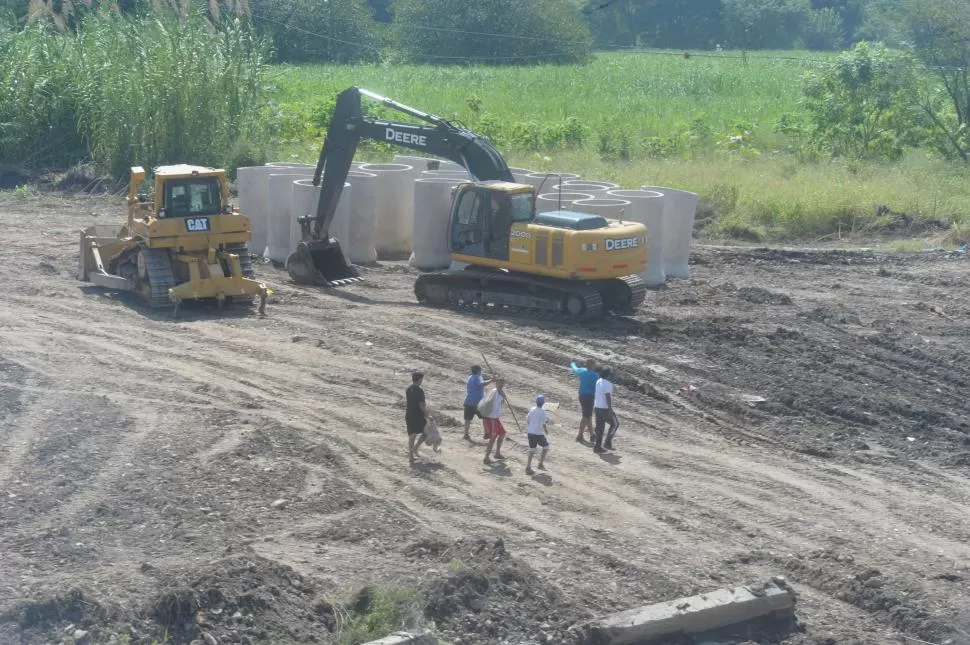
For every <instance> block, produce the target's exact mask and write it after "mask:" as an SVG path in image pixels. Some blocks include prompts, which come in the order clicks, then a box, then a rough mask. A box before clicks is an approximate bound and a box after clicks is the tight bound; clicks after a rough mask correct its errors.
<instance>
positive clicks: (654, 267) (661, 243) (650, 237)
mask: <svg viewBox="0 0 970 645" xmlns="http://www.w3.org/2000/svg"><path fill="white" fill-rule="evenodd" d="M607 195H608V196H609V197H611V198H614V199H621V200H624V201H628V202H630V207H629V208H628V209H627V211H626V213H625V216H624V219H625V220H628V221H631V222H639V223H641V224H643V225H644V226H646V227H647V267H646V269H644V270H643V271H642V272H641V273H640V279H641V280H643V281H644V282H645V283H646V284H648V285H650V286H654V287H656V286H660V285H662V284H664V282H666V280H667V277H666V273H665V271H664V264H665V262H664V251H665V245H666V243H667V241H666V237H665V230H666V227H665V221H664V220H665V219H666V216H665V211H666V206H667V199H666V197H665V196H664V194H663V193H661V192H659V191H656V190H647V189H641V190H619V189H618V190H611V191H609V192H608V193H607Z"/></svg>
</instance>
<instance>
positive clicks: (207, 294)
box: [78, 164, 268, 316]
mask: <svg viewBox="0 0 970 645" xmlns="http://www.w3.org/2000/svg"><path fill="white" fill-rule="evenodd" d="M144 179H145V170H144V169H143V168H141V167H140V166H136V167H133V168H132V169H131V183H130V185H129V188H128V198H127V205H128V221H127V223H126V224H124V225H122V226H104V225H101V226H91V227H89V228H86V229H84V230H83V231H81V249H80V260H79V267H78V278H79V279H80V280H82V281H84V282H91V283H93V284H95V285H98V286H100V287H105V288H107V289H111V290H115V291H130V292H133V293H135V294H136V295H137V296H139V297H140V298H141V299H142V300H143V301H144V302H145V303H147V304H148V305H149V306H150V307H169V306H170V307H172V314H173V316H177V315H178V311H179V306H180V305H181V303H182V302H183V301H185V300H203V299H214V300H216V301H217V302H218V303H219V307H220V309H221V308H222V306H223V304H224V303H225V302H226V300H227V299H235V300H242V301H249V302H251V301H252V300H253V298H254V297H257V296H258V297H259V313H261V314H262V313H264V311H265V307H266V296H267V293H268V291H267V289H266V285H264V284H263V283H262V282H259V281H258V280H255V279H254V274H253V265H252V258H251V256H250V254H249V246H248V242H249V240H250V239H251V237H252V234H251V233H250V228H249V218H248V217H245V216H244V215H241V214H240V213H239V211H238V209H235V208H233V207H232V206H231V204H230V203H229V183H228V181H227V179H226V172H225V170H222V169H216V168H206V167H203V166H191V165H186V164H179V165H172V166H160V167H158V168H156V169H155V171H154V193H153V194H152V195H145V194H139V193H138V192H137V189H138V185H139V184H140V183H141V182H142V181H144Z"/></svg>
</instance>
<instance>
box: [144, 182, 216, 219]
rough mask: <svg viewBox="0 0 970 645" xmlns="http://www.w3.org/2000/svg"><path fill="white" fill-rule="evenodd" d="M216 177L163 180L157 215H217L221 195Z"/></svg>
mask: <svg viewBox="0 0 970 645" xmlns="http://www.w3.org/2000/svg"><path fill="white" fill-rule="evenodd" d="M220 193H221V191H220V183H219V178H218V177H187V178H184V179H168V180H167V181H165V182H164V189H163V191H162V203H161V208H160V209H159V217H189V216H195V215H218V214H219V213H221V212H222V196H221V194H220Z"/></svg>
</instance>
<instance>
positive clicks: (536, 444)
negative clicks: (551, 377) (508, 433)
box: [525, 394, 549, 475]
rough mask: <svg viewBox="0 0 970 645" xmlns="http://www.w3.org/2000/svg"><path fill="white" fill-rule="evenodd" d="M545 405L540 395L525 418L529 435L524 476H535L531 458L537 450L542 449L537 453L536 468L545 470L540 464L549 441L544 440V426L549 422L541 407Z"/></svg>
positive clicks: (545, 429) (545, 430) (547, 448)
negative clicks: (537, 461) (527, 457)
mask: <svg viewBox="0 0 970 645" xmlns="http://www.w3.org/2000/svg"><path fill="white" fill-rule="evenodd" d="M545 403H546V397H544V396H543V395H541V394H540V395H539V396H537V397H536V404H535V406H534V407H533V408H531V409H530V410H529V415H528V416H527V417H526V418H525V424H526V427H527V428H528V430H527V432H528V435H529V460H528V462H526V464H525V474H526V475H534V474H535V471H534V470H532V457H534V456H535V454H536V453H537V452H539V448H542V452H541V453H539V464H538V466H536V467H537V468H538V469H539V470H545V469H546V467H545V466H544V465H543V463H542V462H543V461H545V459H546V453H547V452H548V451H549V441H548V440H547V439H546V432H547V428H546V424H547V423H548V422H549V413H548V412H546V411H545V409H544V408H543V407H542V406H543V405H545Z"/></svg>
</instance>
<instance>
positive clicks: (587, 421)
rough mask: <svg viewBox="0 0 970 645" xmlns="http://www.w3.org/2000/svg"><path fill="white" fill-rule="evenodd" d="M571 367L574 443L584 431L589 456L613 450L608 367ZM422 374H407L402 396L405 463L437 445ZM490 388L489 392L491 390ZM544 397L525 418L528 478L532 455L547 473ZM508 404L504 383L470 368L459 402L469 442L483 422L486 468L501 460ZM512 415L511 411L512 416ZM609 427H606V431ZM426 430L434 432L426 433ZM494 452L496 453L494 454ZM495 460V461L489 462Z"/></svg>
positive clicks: (588, 364) (614, 428)
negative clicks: (576, 416)
mask: <svg viewBox="0 0 970 645" xmlns="http://www.w3.org/2000/svg"><path fill="white" fill-rule="evenodd" d="M570 368H571V369H572V371H573V372H574V373H575V374H576V375H577V376H578V377H579V405H580V412H581V418H580V422H579V434H578V435H577V436H576V441H578V442H581V443H584V442H585V440H586V433H589V441H590V443H591V444H592V445H593V452H595V453H604V452H607V451H609V450H613V438H614V436H615V435H616V431H617V429H618V428H619V427H620V423H619V421H618V420H617V417H616V413H615V412H614V410H613V383H612V382H611V381H610V379H611V378H612V371H611V370H610V368H608V367H600V366H599V365H598V364H597V362H596V361H595V360H594V359H589V360H587V361H586V366H585V367H579V366H577V365H576V363H571V364H570ZM423 383H424V374H422V373H421V372H414V373H412V374H411V386H410V387H409V388H408V389H407V391H406V393H405V399H406V411H405V417H404V420H405V423H406V425H407V431H408V461H409V462H410V463H412V464H413V463H414V462H415V459H416V458H417V456H418V449H419V448H420V447H421V445H422V444H423V443H425V442H429V443H433V442H432V438H433V439H434V442H437V441H440V439H439V438H438V435H437V431H436V429H435V426H434V424H433V422H432V421H431V416H430V412H429V410H428V407H427V402H426V399H425V395H424V389H423V388H422V385H423ZM489 386H491V388H489ZM545 402H546V401H545V396H544V395H542V394H539V395H537V396H536V397H535V405H534V406H532V407H531V408H530V409H529V412H528V414H527V415H526V436H527V437H528V440H529V457H528V460H527V462H526V467H525V472H526V474H527V475H533V474H535V471H533V470H532V461H533V457H535V456H536V455H538V457H539V459H538V462H537V464H536V468H538V469H539V470H545V459H546V454H547V453H548V451H549V440H548V438H547V435H548V431H549V430H548V424H549V414H548V412H547V410H546V409H545ZM507 403H508V400H507V399H506V396H505V381H504V379H502V378H499V377H493V378H489V379H486V378H485V377H484V376H483V375H482V368H481V366H479V365H472V367H471V374H469V375H468V377H467V378H466V380H465V400H464V403H463V408H464V414H463V416H464V420H465V434H464V438H465V439H467V440H469V441H470V440H471V434H470V432H471V424H472V421H473V420H474V419H475V417H478V418H480V419H482V426H483V431H484V435H483V438H484V439H485V441H486V442H487V444H486V448H485V458H484V459H483V460H482V462H483V463H484V464H485V465H486V466H487V465H491V464H492V463H494V461H503V460H505V456H504V455H503V454H502V444H503V443H504V442H505V437H506V434H507V433H506V430H505V426H504V425H503V423H502V411H503V409H504V408H505V407H506V405H507ZM513 414H514V413H513ZM607 426H609V428H608V429H607ZM429 428H430V429H432V430H433V431H432V432H430V433H429ZM493 450H494V452H493ZM493 460H494V461H493Z"/></svg>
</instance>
